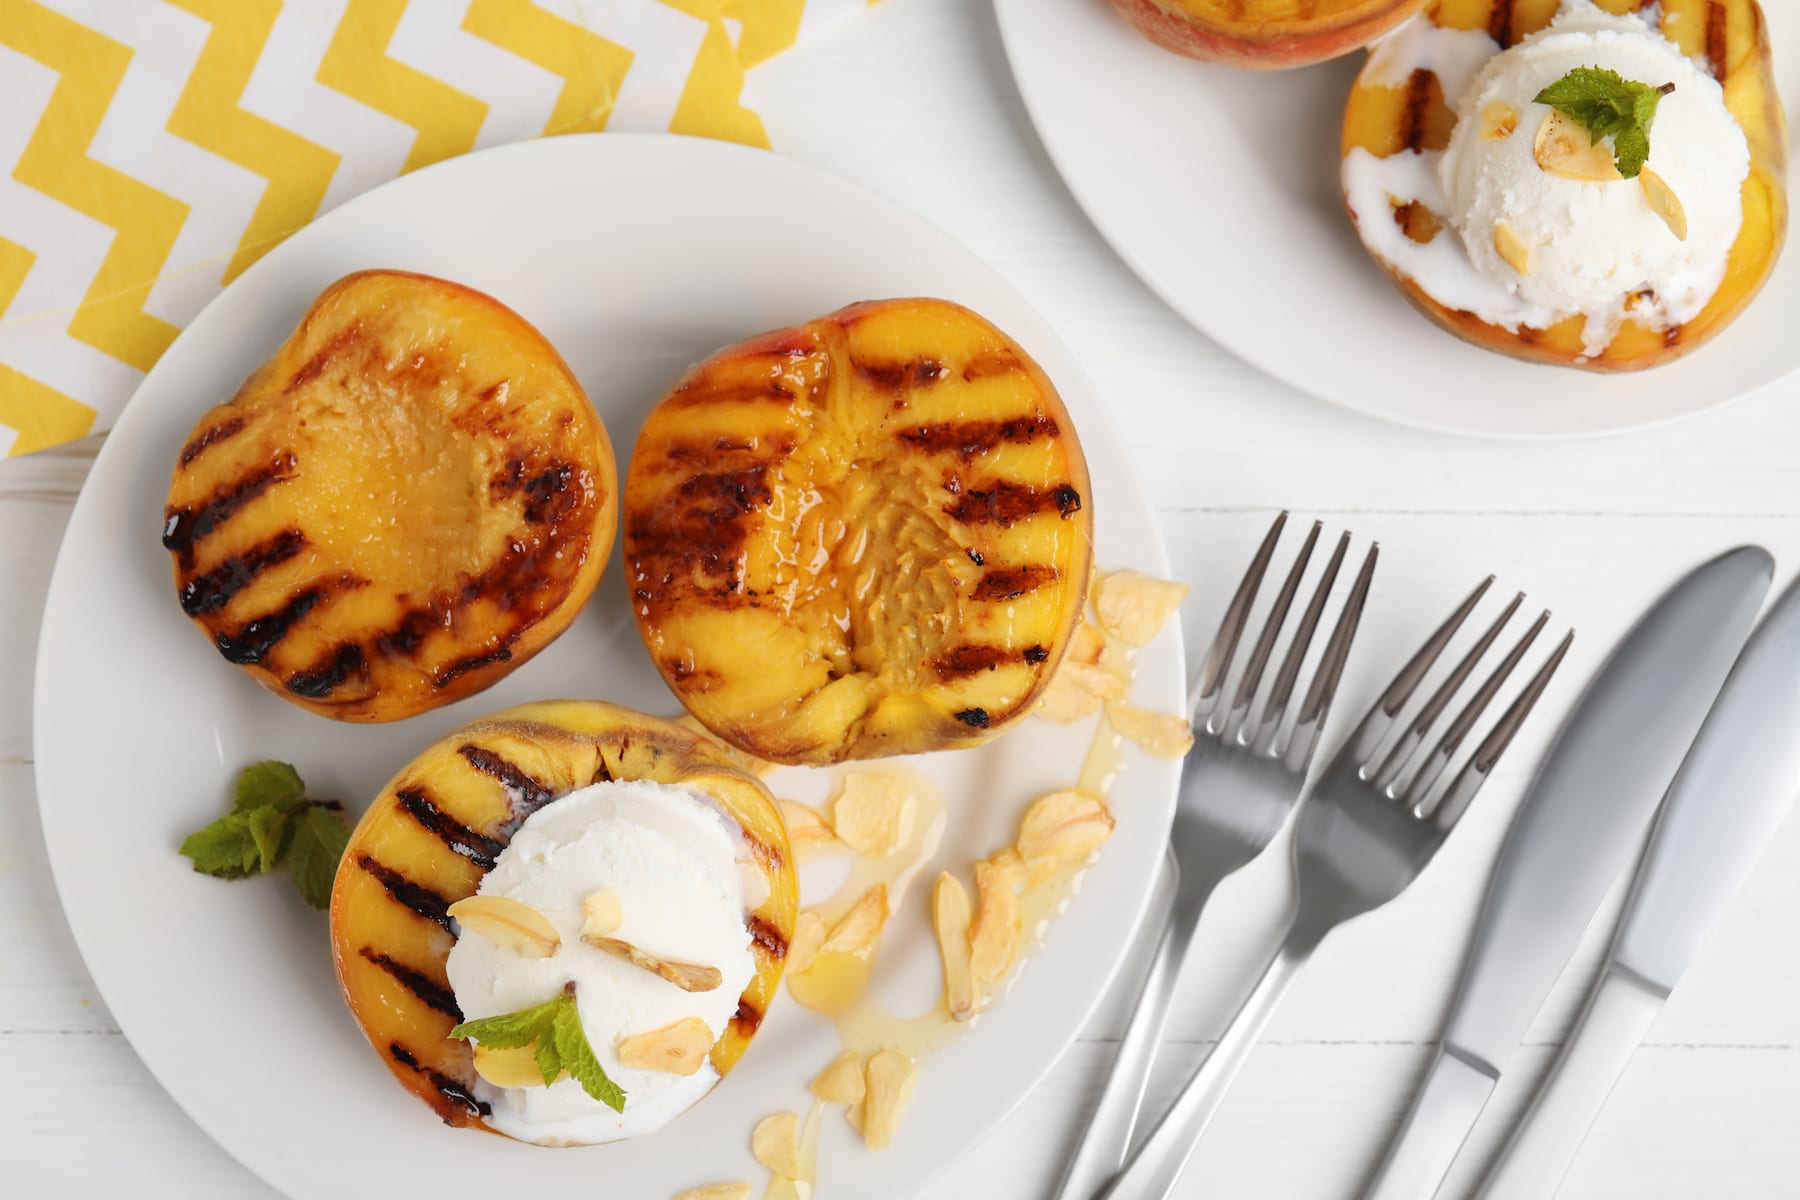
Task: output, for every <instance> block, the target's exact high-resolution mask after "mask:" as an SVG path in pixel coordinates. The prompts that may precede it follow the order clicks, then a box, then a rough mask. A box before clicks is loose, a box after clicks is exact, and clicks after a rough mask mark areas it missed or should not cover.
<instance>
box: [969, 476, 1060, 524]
mask: <svg viewBox="0 0 1800 1200" xmlns="http://www.w3.org/2000/svg"><path fill="white" fill-rule="evenodd" d="M951 491H952V492H957V491H958V489H955V488H952V489H951ZM1051 510H1055V511H1056V512H1058V513H1060V514H1062V515H1063V516H1064V517H1070V516H1073V515H1074V514H1076V513H1078V512H1080V511H1081V493H1080V492H1078V491H1076V490H1075V488H1074V487H1073V486H1071V485H1070V484H1066V483H1064V484H1059V485H1057V486H1056V487H1053V488H1048V489H1046V488H1040V487H1035V486H1033V485H1031V484H1028V483H1012V482H1009V481H1006V480H996V481H995V482H994V483H992V484H991V485H988V486H987V487H983V488H968V489H966V490H961V491H960V493H959V494H957V498H956V502H955V503H954V504H949V505H946V506H945V507H944V511H945V512H946V513H948V514H949V515H950V516H952V517H954V518H956V519H957V520H958V521H961V522H963V523H964V524H968V525H1001V526H1006V525H1011V524H1013V523H1015V522H1017V521H1022V520H1024V519H1025V518H1027V517H1033V516H1036V515H1037V514H1038V513H1041V512H1048V511H1051Z"/></svg>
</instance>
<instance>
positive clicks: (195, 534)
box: [162, 450, 295, 570]
mask: <svg viewBox="0 0 1800 1200" xmlns="http://www.w3.org/2000/svg"><path fill="white" fill-rule="evenodd" d="M294 466H295V459H294V455H293V452H292V451H286V450H284V451H282V452H281V453H279V454H277V455H276V456H275V459H274V461H272V462H270V463H269V464H268V465H267V466H264V467H260V468H258V469H257V470H254V471H252V472H250V473H249V474H248V475H245V476H243V477H241V478H239V479H237V480H235V481H234V482H232V483H230V484H228V485H226V486H225V487H223V488H221V489H219V490H217V491H215V492H213V494H212V495H210V496H208V497H207V498H206V499H205V500H204V501H203V502H201V503H200V504H197V505H193V504H190V505H184V506H183V507H181V508H170V509H169V510H168V511H167V512H166V513H165V514H164V520H163V539H162V542H163V548H164V549H166V550H168V551H170V552H171V553H173V554H174V555H175V557H176V560H177V561H178V562H179V563H180V564H181V567H182V569H183V570H191V569H192V568H193V565H194V547H195V546H197V545H199V544H200V542H201V541H202V540H203V539H204V538H206V537H207V536H209V535H210V534H211V533H212V532H213V531H214V530H215V529H217V528H219V526H221V525H223V524H225V522H227V521H229V520H231V518H233V517H235V516H236V515H237V514H238V513H239V512H240V511H241V510H242V509H243V507H244V506H245V505H246V504H249V503H250V502H251V501H252V500H254V499H256V498H257V497H258V496H260V495H262V494H263V493H264V492H266V491H268V490H269V489H270V488H271V487H273V486H274V485H275V484H277V483H285V482H287V480H288V479H290V478H292V472H293V470H294Z"/></svg>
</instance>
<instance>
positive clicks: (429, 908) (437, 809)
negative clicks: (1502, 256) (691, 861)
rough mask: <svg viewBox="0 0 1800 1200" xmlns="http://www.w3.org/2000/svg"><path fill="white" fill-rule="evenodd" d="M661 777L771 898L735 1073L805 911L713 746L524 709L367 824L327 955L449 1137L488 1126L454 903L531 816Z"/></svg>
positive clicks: (446, 754)
mask: <svg viewBox="0 0 1800 1200" xmlns="http://www.w3.org/2000/svg"><path fill="white" fill-rule="evenodd" d="M609 779H619V780H650V781H653V782H656V783H665V784H671V785H676V786H680V787H685V788H688V789H691V790H693V791H695V792H698V793H701V794H703V795H705V796H707V797H709V798H711V799H712V800H714V801H716V802H717V803H718V804H719V805H720V806H721V807H722V808H723V809H724V810H725V812H726V813H727V814H729V815H730V817H731V818H732V819H733V820H735V821H736V822H737V824H738V825H739V826H740V827H741V828H742V830H743V832H744V840H745V843H746V845H747V846H748V847H749V849H750V852H751V853H752V854H753V855H754V856H755V858H756V859H757V861H758V862H759V863H760V864H761V866H762V868H763V871H764V874H765V876H766V878H767V881H768V885H769V891H768V898H767V899H766V900H764V901H763V903H762V904H761V905H760V906H758V907H757V908H756V909H755V910H754V911H753V912H750V913H748V914H746V917H745V923H746V925H747V926H748V928H749V930H750V933H751V937H752V939H753V941H752V946H751V953H752V954H753V956H754V957H755V960H756V968H757V970H756V975H755V977H754V978H753V979H752V980H751V982H750V985H749V987H747V988H745V989H744V992H743V995H742V997H741V998H740V999H739V1001H738V1010H737V1015H736V1016H735V1017H733V1018H732V1020H731V1023H730V1025H729V1026H728V1027H727V1028H726V1031H725V1033H724V1035H723V1036H722V1037H720V1038H719V1040H718V1041H717V1042H716V1043H715V1044H714V1046H713V1048H712V1054H711V1061H712V1065H713V1067H714V1068H715V1069H716V1070H717V1071H718V1072H719V1074H720V1075H725V1074H727V1073H728V1072H730V1070H731V1068H732V1067H733V1066H734V1065H735V1064H736V1063H737V1061H738V1059H739V1057H741V1056H742V1055H743V1053H744V1050H745V1048H746V1047H747V1046H749V1044H750V1039H751V1038H753V1037H754V1036H755V1035H756V1031H757V1028H758V1027H759V1026H760V1025H761V1023H762V1019H763V1014H765V1013H766V1012H767V1011H768V1008H769V1004H770V1003H771V1002H772V1001H773V1000H774V999H775V993H776V990H777V988H778V986H779V984H780V982H781V969H782V965H783V962H784V960H785V958H786V955H787V945H788V939H789V938H790V937H792V936H793V932H794V918H795V916H796V915H797V913H798V911H799V904H800V898H799V885H798V883H797V881H796V878H795V874H794V863H793V857H792V855H791V854H790V852H789V849H788V841H787V831H786V829H785V828H784V827H783V825H782V823H781V816H780V813H779V811H778V810H777V809H776V807H775V803H774V801H773V800H772V799H770V797H769V793H768V792H767V791H765V790H764V789H763V786H762V784H761V782H759V781H758V780H757V779H756V778H755V777H754V776H752V775H748V774H746V773H745V772H743V771H742V770H740V769H739V768H737V767H735V766H733V765H732V762H731V759H730V757H729V754H728V752H727V751H726V750H725V749H724V748H723V747H721V746H718V745H717V744H715V743H714V742H712V741H711V740H710V739H708V738H707V737H705V736H704V735H703V734H698V733H694V732H692V731H690V730H687V729H683V728H682V727H681V726H679V725H674V724H671V723H670V722H667V721H660V720H657V719H656V718H654V717H647V716H645V715H643V714H642V713H638V712H633V711H631V710H630V709H625V708H619V707H617V706H615V705H611V704H602V703H599V702H594V701H580V700H565V701H550V702H545V703H540V704H527V705H522V706H520V707H518V708H512V709H507V710H505V711H503V712H500V713H496V714H495V715H493V716H491V717H488V718H486V719H485V720H480V721H476V722H474V723H473V724H470V725H466V726H464V727H463V728H461V729H458V730H456V731H455V732H454V733H452V734H450V735H449V736H448V737H446V738H444V739H443V740H442V741H440V742H438V743H436V744H435V745H433V746H431V747H429V748H428V749H426V750H425V752H424V753H422V754H420V755H419V756H418V757H417V758H415V759H414V760H413V761H412V762H410V763H408V764H407V765H406V766H405V767H403V768H401V770H400V773H399V774H397V775H395V776H394V778H393V780H392V781H390V782H389V783H388V785H387V786H386V787H384V788H383V789H382V790H381V794H380V795H378V796H377V797H375V801H374V803H372V804H371V805H370V806H369V809H368V811H367V812H365V813H364V814H363V817H362V820H361V821H359V822H358V823H357V826H356V829H355V831H354V832H353V833H352V834H351V835H350V845H349V847H348V849H346V850H345V852H344V858H343V862H342V865H341V866H340V867H339V868H338V877H337V884H336V886H335V887H334V888H333V889H332V893H331V952H332V957H333V959H334V960H335V962H336V964H337V976H338V984H339V986H340V987H341V988H342V990H343V993H344V999H345V1001H346V1002H347V1003H348V1004H349V1006H350V1012H351V1013H352V1015H354V1016H355V1018H356V1021H357V1024H359V1025H360V1026H361V1027H362V1031H363V1033H364V1035H365V1036H367V1037H368V1039H369V1042H370V1044H371V1045H373V1046H374V1047H375V1049H376V1051H377V1052H378V1053H379V1054H380V1055H381V1057H382V1061H383V1062H385V1063H386V1064H387V1066H388V1069H389V1070H390V1071H392V1072H393V1073H394V1077H395V1078H396V1079H398V1080H399V1081H400V1083H401V1086H403V1087H405V1088H406V1089H407V1090H408V1091H409V1092H412V1093H413V1094H414V1095H416V1096H418V1097H419V1098H420V1099H421V1100H423V1101H425V1103H427V1104H429V1105H430V1106H431V1107H432V1109H433V1110H435V1111H436V1112H437V1114H438V1115H439V1116H440V1117H442V1118H443V1119H444V1121H445V1122H446V1123H448V1124H451V1125H470V1126H481V1125H482V1117H483V1116H484V1115H486V1114H485V1112H484V1106H483V1104H482V1102H481V1101H480V1100H478V1099H477V1097H476V1095H475V1078H476V1077H475V1066H474V1060H473V1057H472V1053H471V1050H470V1047H469V1045H468V1043H466V1042H462V1041H453V1040H452V1039H451V1038H450V1037H449V1036H448V1035H449V1033H450V1030H451V1029H452V1028H453V1027H454V1026H455V1025H456V1023H457V1022H458V1021H460V1020H461V1019H462V1015H461V1013H460V1012H459V1010H458V1009H457V1006H456V997H455V995H454V994H453V993H452V992H451V990H450V984H449V981H448V978H447V976H446V974H445V963H446V962H447V961H448V959H449V957H450V948H451V946H453V945H454V944H455V936H454V934H453V933H452V922H451V918H450V917H449V916H448V909H449V907H450V905H452V904H454V903H455V902H456V901H458V900H461V899H463V898H464V897H466V896H471V895H474V893H475V890H476V888H478V887H479V886H480V884H481V879H482V876H483V875H485V874H486V873H487V871H488V869H489V868H490V867H492V866H493V864H494V861H495V859H496V857H497V856H498V855H499V854H500V852H501V851H502V850H503V849H504V848H505V847H506V844H507V842H508V840H509V839H510V838H511V837H512V835H513V833H514V832H515V831H516V830H517V829H518V828H519V826H520V825H522V824H523V823H524V822H525V819H526V818H527V817H529V816H530V815H531V814H532V813H533V812H535V811H537V810H538V809H540V808H542V807H543V806H544V805H546V804H549V803H552V802H553V801H555V800H556V799H558V798H559V797H561V796H563V795H566V794H567V793H569V792H572V791H574V790H575V789H577V788H581V787H586V786H588V785H589V784H591V783H597V782H600V781H603V780H609Z"/></svg>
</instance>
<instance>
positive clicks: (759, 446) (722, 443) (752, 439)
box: [663, 430, 799, 464]
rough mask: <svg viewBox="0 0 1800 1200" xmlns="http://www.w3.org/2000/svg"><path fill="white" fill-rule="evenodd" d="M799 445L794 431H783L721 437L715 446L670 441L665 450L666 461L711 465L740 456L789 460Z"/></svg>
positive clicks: (713, 443) (712, 443)
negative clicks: (716, 461)
mask: <svg viewBox="0 0 1800 1200" xmlns="http://www.w3.org/2000/svg"><path fill="white" fill-rule="evenodd" d="M798 444H799V443H798V439H796V438H795V437H794V435H793V434H792V433H791V432H789V431H787V430H781V431H778V432H775V433H768V434H752V435H751V436H749V437H743V438H733V437H717V438H714V439H713V440H712V442H711V443H704V442H670V443H669V444H668V445H667V446H666V447H664V449H663V458H664V460H666V461H668V462H672V463H682V464H690V463H709V462H713V461H714V460H716V459H719V458H724V457H727V456H733V455H740V454H742V455H757V456H761V457H772V458H786V457H787V456H788V455H790V454H792V453H793V452H794V447H795V446H796V445H798Z"/></svg>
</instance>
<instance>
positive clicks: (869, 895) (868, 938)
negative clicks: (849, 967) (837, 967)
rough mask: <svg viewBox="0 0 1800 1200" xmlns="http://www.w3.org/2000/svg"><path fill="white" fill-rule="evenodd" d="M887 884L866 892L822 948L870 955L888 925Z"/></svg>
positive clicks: (837, 951) (829, 952)
mask: <svg viewBox="0 0 1800 1200" xmlns="http://www.w3.org/2000/svg"><path fill="white" fill-rule="evenodd" d="M887 919H888V895H887V884H885V883H878V884H876V885H875V886H874V887H872V888H870V889H869V890H868V891H866V892H864V893H863V897H862V899H861V900H858V901H857V902H856V904H855V905H854V906H853V907H852V908H851V909H850V911H849V912H847V913H845V914H844V917H843V919H842V920H840V921H839V922H838V923H837V924H836V925H834V926H833V927H832V930H831V936H830V937H828V938H826V939H825V944H824V945H823V946H822V947H820V949H821V950H822V951H823V952H825V953H827V954H855V955H859V956H863V957H867V955H868V954H869V952H870V951H872V950H873V949H874V948H875V942H876V940H877V939H879V938H880V937H881V930H882V927H883V926H884V925H886V924H887Z"/></svg>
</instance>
